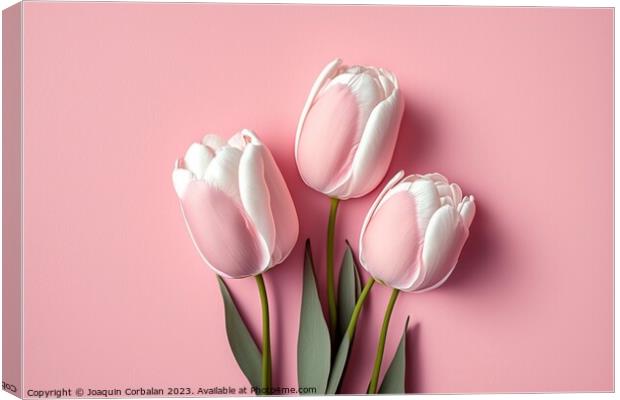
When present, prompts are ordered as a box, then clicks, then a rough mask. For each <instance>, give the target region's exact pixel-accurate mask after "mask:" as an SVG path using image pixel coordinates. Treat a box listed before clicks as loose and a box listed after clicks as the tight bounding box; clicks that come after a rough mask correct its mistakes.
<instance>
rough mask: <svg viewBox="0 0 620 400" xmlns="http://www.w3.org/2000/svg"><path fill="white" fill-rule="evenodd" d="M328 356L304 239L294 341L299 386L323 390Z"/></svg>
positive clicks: (326, 331) (326, 332)
mask: <svg viewBox="0 0 620 400" xmlns="http://www.w3.org/2000/svg"><path fill="white" fill-rule="evenodd" d="M330 359H331V342H330V337H329V329H328V328H327V322H325V317H324V316H323V309H322V308H321V302H320V301H319V293H318V291H317V288H316V280H315V278H314V263H313V261H312V250H311V249H310V241H309V240H307V241H306V255H305V260H304V282H303V292H302V297H301V315H300V321H299V338H298V341H297V380H298V384H299V386H300V387H313V388H316V392H315V393H312V395H317V394H325V388H326V386H327V378H328V377H329V370H330V368H329V364H330Z"/></svg>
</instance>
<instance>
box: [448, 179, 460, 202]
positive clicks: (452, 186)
mask: <svg viewBox="0 0 620 400" xmlns="http://www.w3.org/2000/svg"><path fill="white" fill-rule="evenodd" d="M450 189H452V198H453V199H454V204H459V203H460V202H461V200H463V192H462V191H461V187H460V186H459V185H457V184H456V183H452V184H450Z"/></svg>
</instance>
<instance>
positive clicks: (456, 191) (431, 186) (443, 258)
mask: <svg viewBox="0 0 620 400" xmlns="http://www.w3.org/2000/svg"><path fill="white" fill-rule="evenodd" d="M402 177H403V172H402V171H401V172H399V173H398V174H397V175H396V176H395V177H394V178H392V180H391V181H390V182H389V183H388V184H387V185H386V187H385V188H384V189H383V191H382V192H381V194H379V196H378V197H377V199H376V200H375V203H374V204H373V206H372V207H371V208H370V210H369V212H368V215H367V216H366V219H365V221H364V224H363V226H362V231H361V234H360V243H359V252H360V255H359V258H360V263H361V264H362V266H363V267H364V269H366V271H368V272H369V273H370V274H371V275H372V276H373V277H374V278H375V279H377V280H378V281H380V282H383V283H384V284H386V285H388V286H390V287H392V288H394V289H399V290H402V291H406V292H422V291H427V290H431V289H434V288H436V287H438V286H440V285H441V284H443V283H444V282H445V280H446V279H447V278H448V277H449V276H450V274H451V273H452V271H453V270H454V267H455V265H456V262H457V261H458V258H459V255H460V253H461V249H462V248H463V245H464V244H465V241H466V240H467V237H468V236H469V226H470V225H471V222H472V220H473V218H474V214H475V212H476V206H475V203H474V197H473V196H465V197H463V195H462V192H461V189H460V187H459V186H458V185H457V184H455V183H449V182H448V181H447V180H446V178H444V177H443V176H442V175H440V174H436V173H435V174H427V175H410V176H408V177H406V178H404V179H402Z"/></svg>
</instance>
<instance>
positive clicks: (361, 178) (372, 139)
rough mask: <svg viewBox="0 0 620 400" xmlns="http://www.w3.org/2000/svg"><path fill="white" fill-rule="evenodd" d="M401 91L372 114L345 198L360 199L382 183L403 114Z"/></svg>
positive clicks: (355, 158)
mask: <svg viewBox="0 0 620 400" xmlns="http://www.w3.org/2000/svg"><path fill="white" fill-rule="evenodd" d="M403 110H404V102H403V98H402V95H401V93H400V90H399V89H396V90H395V91H394V92H393V93H392V95H391V96H390V97H388V98H387V99H386V100H384V101H383V102H381V103H379V105H378V106H377V107H376V108H375V109H374V110H373V111H372V113H371V114H370V117H369V118H368V122H367V123H366V127H365V128H364V133H363V134H362V138H361V141H360V143H359V147H358V149H357V152H356V153H355V157H354V158H353V164H352V169H351V171H352V176H351V180H350V182H349V184H348V187H347V190H346V191H345V194H344V195H343V196H341V197H340V198H342V199H347V198H351V197H360V196H363V195H365V194H367V193H368V192H370V191H372V190H373V189H374V188H375V187H376V186H377V185H378V184H379V182H381V180H382V179H383V177H384V176H385V173H386V171H387V169H388V167H389V165H390V162H391V161H392V154H393V152H394V147H395V146H396V139H397V138H398V128H399V126H400V121H401V118H402V115H403Z"/></svg>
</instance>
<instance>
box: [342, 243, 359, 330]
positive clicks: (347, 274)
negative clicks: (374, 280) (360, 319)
mask: <svg viewBox="0 0 620 400" xmlns="http://www.w3.org/2000/svg"><path fill="white" fill-rule="evenodd" d="M361 286H362V284H361V282H360V277H359V273H358V272H357V266H356V265H355V259H354V257H353V251H352V250H351V246H350V245H349V242H347V243H346V249H345V252H344V256H343V257H342V263H341V265H340V278H339V279H338V337H337V339H340V338H343V337H344V333H345V332H346V331H347V326H349V320H350V319H351V314H353V308H355V302H356V301H357V298H358V297H359V294H360V292H361Z"/></svg>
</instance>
